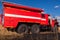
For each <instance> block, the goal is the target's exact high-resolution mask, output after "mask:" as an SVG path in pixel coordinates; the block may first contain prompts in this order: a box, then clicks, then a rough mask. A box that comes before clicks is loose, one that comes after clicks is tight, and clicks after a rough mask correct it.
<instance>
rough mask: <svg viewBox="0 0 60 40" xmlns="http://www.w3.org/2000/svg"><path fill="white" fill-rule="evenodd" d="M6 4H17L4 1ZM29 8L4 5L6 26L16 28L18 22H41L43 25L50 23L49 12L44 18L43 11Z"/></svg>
mask: <svg viewBox="0 0 60 40" xmlns="http://www.w3.org/2000/svg"><path fill="white" fill-rule="evenodd" d="M4 5H9V6H15V5H13V4H9V3H6V4H5V3H4ZM17 7H20V8H21V6H17ZM22 7H23V6H22ZM23 8H26V9H29V10H39V9H35V8H29V7H23ZM29 10H24V9H17V8H12V7H6V6H4V27H12V28H15V27H16V25H17V24H18V22H30V23H39V24H41V25H48V15H47V14H45V18H42V17H41V13H39V12H33V11H29ZM40 11H41V10H40Z"/></svg>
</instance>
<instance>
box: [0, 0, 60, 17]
mask: <svg viewBox="0 0 60 40" xmlns="http://www.w3.org/2000/svg"><path fill="white" fill-rule="evenodd" d="M0 1H2V0H0ZM4 1H8V2H12V3H16V4H21V5H26V6H31V7H35V8H42V9H44V11H45V13H48V14H50V15H51V16H60V0H4ZM1 9H2V3H1V2H0V13H1Z"/></svg>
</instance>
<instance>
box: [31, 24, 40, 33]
mask: <svg viewBox="0 0 60 40" xmlns="http://www.w3.org/2000/svg"><path fill="white" fill-rule="evenodd" d="M39 31H40V27H39V25H37V24H34V25H32V27H31V32H32V33H39Z"/></svg>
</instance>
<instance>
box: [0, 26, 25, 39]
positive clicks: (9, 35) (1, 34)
mask: <svg viewBox="0 0 60 40" xmlns="http://www.w3.org/2000/svg"><path fill="white" fill-rule="evenodd" d="M21 37H24V36H23V34H18V33H16V32H11V31H8V30H7V29H6V28H4V27H3V26H2V25H0V40H7V39H9V40H10V39H14V38H21Z"/></svg>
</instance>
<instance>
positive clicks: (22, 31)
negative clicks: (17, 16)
mask: <svg viewBox="0 0 60 40" xmlns="http://www.w3.org/2000/svg"><path fill="white" fill-rule="evenodd" d="M17 32H18V33H20V34H25V33H27V32H28V26H27V25H25V24H21V25H19V27H18V29H17Z"/></svg>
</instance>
